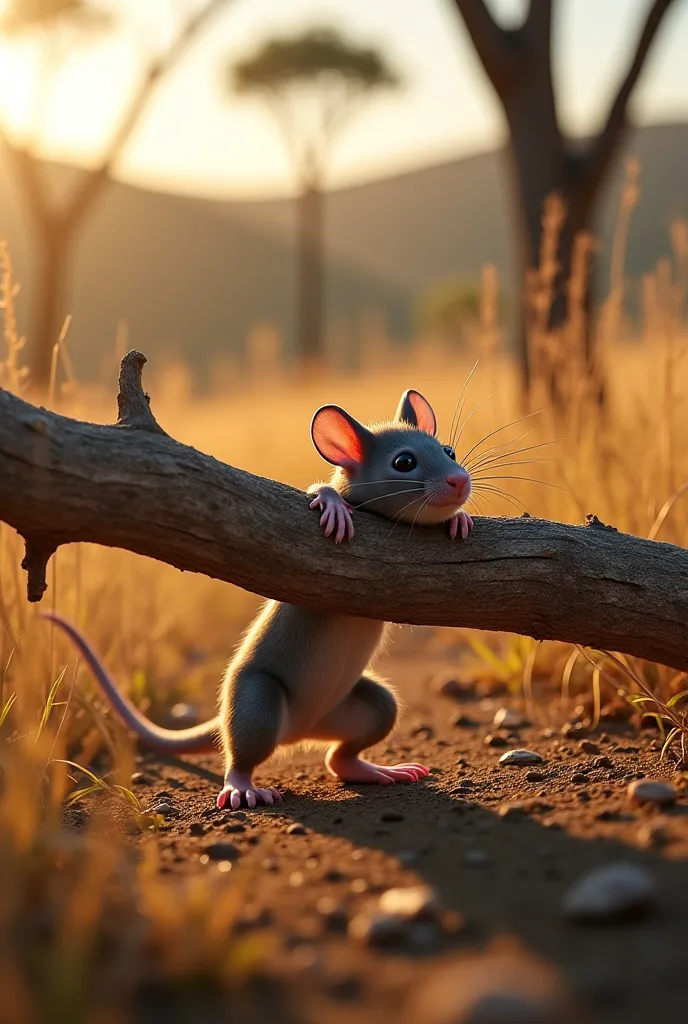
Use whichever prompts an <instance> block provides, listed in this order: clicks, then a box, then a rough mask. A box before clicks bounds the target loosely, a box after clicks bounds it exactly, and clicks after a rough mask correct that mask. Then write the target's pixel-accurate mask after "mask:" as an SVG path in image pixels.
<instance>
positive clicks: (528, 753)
mask: <svg viewBox="0 0 688 1024" xmlns="http://www.w3.org/2000/svg"><path fill="white" fill-rule="evenodd" d="M499 763H500V764H517V765H529V764H541V763H542V757H541V756H540V754H536V752H535V751H534V750H507V752H506V754H502V756H501V757H500V759H499Z"/></svg>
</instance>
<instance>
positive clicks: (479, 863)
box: [463, 847, 489, 868]
mask: <svg viewBox="0 0 688 1024" xmlns="http://www.w3.org/2000/svg"><path fill="white" fill-rule="evenodd" d="M463 859H464V863H465V864H466V865H468V867H470V868H482V867H484V866H485V865H486V864H487V863H488V862H489V857H488V856H487V854H486V852H485V850H480V849H478V848H477V847H473V849H471V850H466V852H465V853H464V855H463Z"/></svg>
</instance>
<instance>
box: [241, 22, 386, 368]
mask: <svg viewBox="0 0 688 1024" xmlns="http://www.w3.org/2000/svg"><path fill="white" fill-rule="evenodd" d="M227 83H228V87H229V89H230V90H233V91H235V92H237V93H243V94H254V95H258V96H260V97H261V98H263V99H264V100H265V101H266V103H268V105H269V107H270V109H271V111H272V113H273V115H274V117H275V120H276V122H277V125H278V127H279V129H280V130H281V133H282V136H283V139H284V142H285V145H286V147H287V151H288V153H289V156H290V157H291V160H292V162H293V165H294V170H295V175H296V180H297V185H298V189H299V198H298V204H297V235H298V238H297V247H298V257H297V259H298V264H297V268H298V269H297V289H298V291H297V314H296V323H297V325H296V337H297V352H298V355H299V357H300V360H301V361H302V363H304V364H309V363H317V362H318V360H319V359H320V358H321V357H322V353H323V304H324V274H323V265H324V256H323V251H324V237H323V236H324V230H323V229H324V223H323V184H324V179H325V174H326V170H327V164H328V160H329V157H330V155H331V153H332V148H333V145H334V142H335V140H336V138H337V137H338V136H339V135H340V133H341V131H342V129H343V128H344V126H345V125H346V124H347V123H348V122H349V121H350V119H351V118H352V116H353V115H354V114H355V113H357V112H358V111H360V109H361V107H362V105H363V103H364V102H365V101H366V100H368V99H370V98H371V97H372V95H373V94H375V93H376V92H379V91H380V90H382V89H385V88H392V87H396V86H398V85H399V84H400V79H399V77H398V75H397V74H396V73H395V72H394V71H393V70H392V68H391V67H390V66H389V64H388V63H387V61H386V59H385V57H384V56H383V54H381V53H380V52H379V51H378V50H376V49H373V48H371V47H358V46H356V45H354V44H352V43H351V42H349V41H348V40H346V39H345V38H343V37H342V36H341V35H340V34H339V33H337V32H335V31H333V30H331V29H322V28H317V29H311V30H309V31H307V32H305V33H303V34H301V35H298V36H294V37H291V38H281V39H271V40H269V41H268V42H266V43H264V44H263V45H262V46H260V47H259V48H258V49H257V50H256V51H255V52H254V53H252V54H251V55H250V56H248V57H246V58H245V59H244V60H240V61H238V62H235V63H233V64H231V65H230V66H229V67H228V69H227Z"/></svg>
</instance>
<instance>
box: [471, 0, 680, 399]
mask: <svg viewBox="0 0 688 1024" xmlns="http://www.w3.org/2000/svg"><path fill="white" fill-rule="evenodd" d="M452 3H453V4H454V5H455V6H456V8H457V9H458V11H459V12H460V14H461V16H462V17H463V21H464V23H465V25H466V28H467V30H468V33H469V35H470V37H471V39H472V41H473V44H474V46H475V49H476V52H477V54H478V57H479V58H480V61H481V63H482V65H483V68H484V69H485V72H486V74H487V76H488V78H489V79H490V82H491V83H492V86H493V88H494V90H495V92H496V94H497V97H498V99H499V101H500V103H501V105H502V108H503V110H504V114H505V117H506V121H507V124H508V127H509V152H510V156H511V164H512V169H513V174H512V177H513V181H514V185H515V198H516V206H517V211H518V216H519V222H520V235H519V250H520V251H519V258H520V272H521V294H522V295H523V301H522V306H523V316H522V325H521V331H520V341H519V345H518V356H519V360H520V364H521V366H522V369H523V376H524V384H525V385H526V387H527V386H528V384H529V380H530V374H531V365H530V360H529V350H528V344H527V327H528V303H527V301H526V299H525V295H526V287H527V281H528V280H529V276H530V273H529V272H532V271H533V270H535V269H536V268H537V267H538V264H539V261H540V256H541V249H542V245H543V219H545V218H544V217H543V213H544V210H545V207H546V202H547V200H548V197H553V196H558V197H559V199H560V201H561V202H562V203H563V207H564V212H565V220H564V221H563V224H562V226H561V229H560V233H559V250H558V254H557V257H558V273H556V275H555V276H554V280H553V282H552V284H553V294H552V302H551V305H550V307H549V314H548V321H549V322H548V327H549V329H551V330H556V328H558V327H560V326H561V325H562V323H563V321H564V319H565V318H566V315H567V285H568V282H569V279H570V278H571V273H572V266H573V263H574V260H575V252H576V246H575V241H576V238H581V237H582V236H583V235H584V233H587V232H589V230H590V227H591V224H592V221H593V218H594V214H595V205H596V200H597V199H598V196H599V194H600V189H601V185H602V184H603V182H604V180H605V177H606V174H607V172H608V170H609V168H610V166H611V164H612V162H613V159H614V157H615V156H616V155H617V153H618V151H619V147H620V144H621V142H622V141H623V138H624V134H625V130H626V128H627V126H628V117H627V112H628V103H629V100H630V98H631V95H632V93H633V90H634V88H635V85H636V83H637V81H638V78H639V77H640V73H641V71H642V69H643V65H644V63H645V60H646V58H647V55H648V53H649V52H650V49H651V47H652V44H653V42H654V40H655V38H656V36H657V32H658V30H659V27H660V25H661V23H662V20H663V19H664V16H665V15H666V13H667V11H668V10H669V8H670V7H671V6H672V3H675V0H651V2H650V4H649V7H648V9H647V13H646V16H645V21H644V23H643V25H642V28H641V31H640V34H639V36H638V39H637V41H636V45H635V47H634V49H633V51H632V53H631V55H630V60H629V62H628V66H627V68H626V71H625V73H624V75H623V77H622V79H621V81H620V83H619V86H618V89H617V91H616V94H615V96H614V99H613V101H612V103H611V106H610V107H609V109H608V111H607V112H606V115H605V116H604V118H603V120H602V124H601V127H600V129H599V131H598V132H597V134H596V135H594V136H593V137H592V138H591V139H590V140H589V141H587V142H586V143H585V144H582V143H581V142H580V141H578V140H576V141H575V142H574V141H573V140H572V139H570V138H568V137H567V136H566V134H565V133H564V132H563V130H562V127H561V124H560V121H559V117H558V113H557V104H556V98H555V95H554V86H553V80H552V18H553V13H554V8H555V4H554V2H553V0H529V2H528V4H527V8H526V14H525V17H524V19H523V22H522V24H521V25H519V26H518V27H517V28H504V27H502V26H500V25H499V24H498V23H497V22H496V21H495V19H494V18H493V16H492V14H491V13H490V10H489V9H488V6H487V4H486V2H485V0H452ZM555 216H556V214H555ZM582 307H583V309H584V311H585V314H586V321H587V326H586V328H585V338H586V345H585V347H586V356H587V364H588V370H589V371H590V370H591V368H592V363H593V355H594V353H593V351H592V333H591V330H590V312H591V285H590V277H588V285H587V290H586V291H585V294H584V295H583V298H582ZM555 375H556V370H555V367H554V366H553V367H551V369H550V387H551V388H552V391H553V396H554V397H556V391H557V387H556V380H554V379H552V378H553V377H554V376H555Z"/></svg>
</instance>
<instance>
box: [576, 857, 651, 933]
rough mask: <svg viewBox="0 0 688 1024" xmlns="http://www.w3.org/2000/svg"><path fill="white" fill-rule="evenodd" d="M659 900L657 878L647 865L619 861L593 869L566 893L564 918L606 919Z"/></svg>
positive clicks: (645, 909)
mask: <svg viewBox="0 0 688 1024" xmlns="http://www.w3.org/2000/svg"><path fill="white" fill-rule="evenodd" d="M655 902H656V885H655V880H654V877H653V876H652V875H651V874H650V872H649V871H648V870H647V869H646V868H642V867H639V866H638V865H636V864H631V863H629V862H627V861H617V862H614V863H611V864H604V865H603V866H602V867H598V868H594V869H593V870H592V871H589V872H588V873H587V874H585V875H583V876H582V877H581V878H579V879H578V881H577V882H575V883H574V884H573V885H572V886H571V888H570V889H569V890H568V891H567V892H566V893H565V894H564V898H563V901H562V912H563V914H564V917H567V918H570V919H571V920H575V921H587V922H591V923H592V922H605V921H613V920H616V919H617V918H619V917H623V916H626V915H630V914H632V913H640V912H642V911H647V910H649V909H651V908H652V907H653V906H654V904H655Z"/></svg>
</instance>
